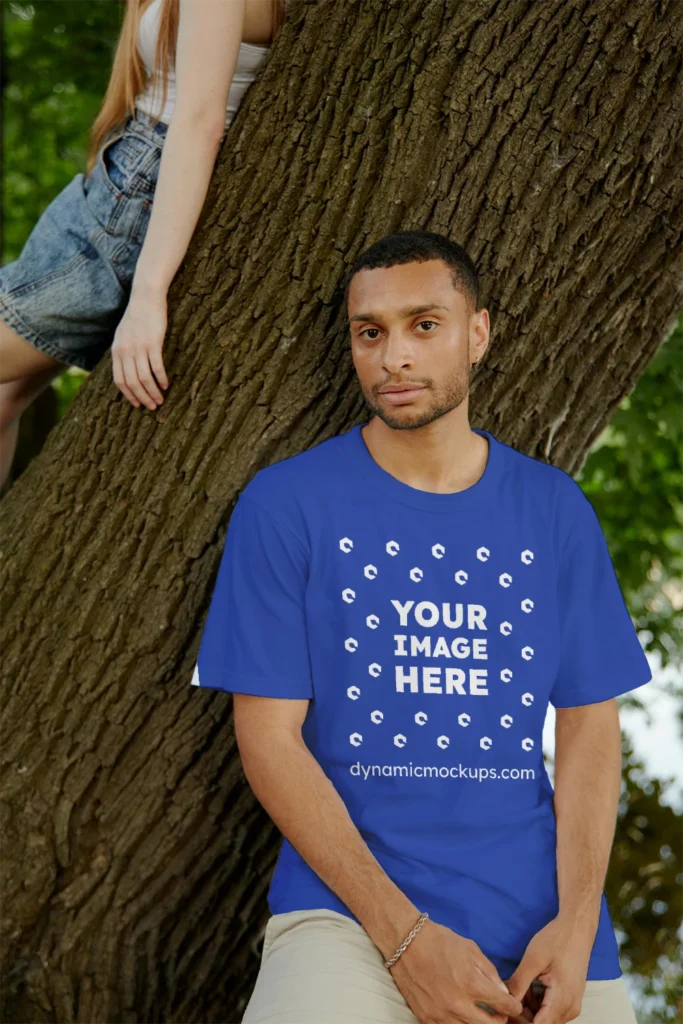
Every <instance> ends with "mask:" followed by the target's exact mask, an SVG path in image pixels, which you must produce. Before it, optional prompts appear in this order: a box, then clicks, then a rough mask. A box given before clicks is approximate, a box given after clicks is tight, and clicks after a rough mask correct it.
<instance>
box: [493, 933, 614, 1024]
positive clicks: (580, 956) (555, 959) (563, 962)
mask: <svg viewBox="0 0 683 1024" xmlns="http://www.w3.org/2000/svg"><path fill="white" fill-rule="evenodd" d="M593 939H594V930H593V934H591V933H590V930H586V929H579V928H577V927H576V925H575V923H573V922H572V921H570V920H569V919H565V918H562V917H560V916H558V917H556V918H554V919H553V920H552V921H550V922H549V923H548V924H547V925H546V926H545V927H544V928H541V930H540V931H539V932H537V933H536V934H535V935H534V936H533V938H532V939H531V941H530V942H529V944H528V946H527V947H526V949H525V951H524V956H523V957H522V959H521V961H520V963H519V965H518V967H517V970H516V971H515V972H514V974H512V975H511V976H510V977H509V978H508V979H507V981H506V985H507V987H508V989H509V991H510V994H511V995H513V996H515V997H516V998H518V999H521V1000H522V1002H523V1004H524V1007H525V1010H524V1012H523V1013H522V1014H519V1016H516V1017H515V1016H511V1017H510V1024H527V1022H528V1021H531V1020H533V1022H534V1024H565V1022H567V1021H571V1020H574V1019H575V1018H576V1017H578V1016H579V1014H580V1013H581V1004H582V1002H583V993H584V991H585V988H586V975H587V974H588V961H589V960H590V954H591V949H592V946H593ZM535 981H540V982H542V983H543V984H544V985H545V986H546V988H545V991H544V993H543V1001H542V1002H541V1004H540V1008H538V1000H537V997H536V995H535V992H534V990H533V989H532V988H531V985H532V982H535ZM535 987H536V986H534V988H535ZM537 1008H538V1009H537ZM530 1013H531V1014H533V1016H530V1015H529V1014H530Z"/></svg>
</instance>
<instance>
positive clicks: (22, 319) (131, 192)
mask: <svg viewBox="0 0 683 1024" xmlns="http://www.w3.org/2000/svg"><path fill="white" fill-rule="evenodd" d="M167 130H168V125H166V124H165V123H163V122H159V124H156V125H155V124H154V119H153V117H152V116H151V115H149V114H147V113H146V112H145V111H142V110H138V109H137V108H136V110H135V114H134V115H133V114H130V113H129V114H127V115H126V117H125V118H124V119H123V120H122V121H121V122H120V124H119V125H118V126H117V127H116V128H115V129H114V130H113V131H112V132H110V134H109V135H108V136H107V137H106V138H105V140H104V142H103V144H102V146H101V147H100V150H99V152H98V154H97V159H96V161H95V164H94V165H93V167H92V170H90V171H89V173H88V174H83V173H79V174H77V175H76V176H75V177H74V178H72V180H71V181H70V182H69V184H68V185H66V186H65V187H64V188H63V189H62V191H61V192H59V193H58V194H57V195H56V196H55V198H54V199H53V200H52V201H51V202H50V203H49V205H48V206H47V207H46V208H45V210H44V211H43V213H42V214H41V215H40V217H39V219H38V221H37V223H36V224H35V227H34V228H33V230H32V231H31V234H30V235H29V236H28V238H27V240H26V242H25V244H24V247H23V249H22V251H21V254H20V255H19V257H18V259H16V260H14V261H13V262H12V263H8V264H7V265H6V266H4V267H2V268H0V320H4V322H5V323H6V324H9V326H10V327H12V328H14V330H15V331H16V332H17V334H19V335H20V336H21V337H22V338H24V339H25V340H26V341H27V342H29V343H30V344H31V345H34V346H35V347H36V348H38V349H41V350H42V351H43V352H46V353H47V354H48V355H50V356H52V357H53V358H55V359H59V360H62V361H63V362H64V363H66V364H68V365H70V366H78V367H80V368H81V369H83V370H88V371H90V370H92V369H94V367H95V366H96V365H97V363H98V362H99V360H100V358H101V357H102V355H103V354H104V353H105V351H106V350H107V349H108V348H109V346H110V345H111V343H112V341H113V340H114V333H115V331H116V327H117V325H118V323H119V321H120V319H121V317H122V315H123V313H124V311H125V308H126V306H127V305H128V299H129V297H130V289H131V283H132V280H133V274H134V272H135V266H136V264H137V260H138V256H139V254H140V249H141V248H142V243H143V242H144V239H145V234H146V231H147V227H148V224H149V218H150V213H151V209H152V201H153V199H154V190H155V188H156V182H157V175H158V171H159V163H160V161H161V153H162V149H163V144H164V139H165V136H166V132H167Z"/></svg>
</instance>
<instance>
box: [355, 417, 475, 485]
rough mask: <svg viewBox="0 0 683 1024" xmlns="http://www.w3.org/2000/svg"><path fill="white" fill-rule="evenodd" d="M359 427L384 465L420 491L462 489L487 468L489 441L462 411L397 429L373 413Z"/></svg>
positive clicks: (394, 474) (366, 441) (365, 439)
mask: <svg viewBox="0 0 683 1024" xmlns="http://www.w3.org/2000/svg"><path fill="white" fill-rule="evenodd" d="M456 411H457V410H453V412H456ZM361 433H362V437H363V440H364V442H365V445H366V447H367V449H368V451H369V452H370V454H371V456H372V457H373V459H374V460H375V462H376V463H377V464H378V465H379V466H380V467H381V468H382V469H383V470H385V471H386V472H387V473H390V474H391V475H392V476H394V477H396V478H397V479H398V480H400V481H401V482H402V483H404V484H408V486H409V487H415V488H417V489H418V490H421V491H432V492H434V493H441V494H449V493H452V492H454V491H462V490H465V489H466V488H467V487H472V486H473V485H474V484H476V483H477V481H478V480H479V478H480V477H481V475H482V474H483V472H484V470H485V468H486V463H487V459H488V454H489V453H488V441H487V439H486V438H485V437H482V436H481V434H477V433H475V432H474V431H473V430H472V428H471V427H470V425H469V421H468V419H467V417H466V415H464V416H460V417H453V416H451V415H450V414H447V415H445V416H440V417H439V418H438V419H436V420H433V421H432V422H431V423H428V424H426V425H425V426H423V427H416V428H415V429H401V430H398V429H396V428H394V427H390V426H388V424H386V423H385V422H384V420H382V419H381V418H380V417H379V416H373V418H372V419H371V420H370V421H369V423H368V424H367V426H365V427H362V428H361Z"/></svg>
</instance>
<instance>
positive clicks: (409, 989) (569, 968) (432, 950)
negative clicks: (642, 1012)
mask: <svg viewBox="0 0 683 1024" xmlns="http://www.w3.org/2000/svg"><path fill="white" fill-rule="evenodd" d="M591 948H592V937H591V941H588V936H587V933H586V932H585V931H584V930H583V929H581V930H579V929H577V928H576V927H574V926H573V923H572V922H571V921H569V920H566V919H563V918H562V917H560V916H558V917H555V918H554V919H553V920H552V921H550V922H549V923H548V924H547V925H545V927H544V928H542V929H541V930H540V931H539V932H537V933H536V934H535V935H534V936H533V938H532V939H531V941H530V942H529V944H528V945H527V947H526V949H525V951H524V956H523V957H522V960H521V961H520V963H519V965H518V966H517V969H516V970H515V972H514V973H513V974H512V975H511V976H510V977H509V978H508V979H507V980H506V981H503V980H502V979H501V977H500V976H499V974H498V971H497V970H496V968H495V967H494V965H493V964H492V963H491V961H490V960H489V959H488V958H487V957H486V956H485V955H484V953H482V951H481V949H480V948H479V946H478V945H477V943H476V942H474V941H473V940H472V939H468V938H465V937H463V936H462V935H458V934H457V933H456V932H454V931H452V930H451V929H450V928H446V927H444V926H443V925H440V924H437V923H436V922H435V921H431V920H427V921H425V923H424V925H423V926H422V927H421V928H420V930H419V933H418V934H417V935H416V936H415V938H414V939H413V941H412V942H411V943H410V944H409V945H408V947H407V948H406V950H405V951H404V953H403V954H402V955H401V956H400V957H399V958H398V960H397V961H396V963H395V964H394V965H393V966H392V968H391V973H392V975H393V978H394V980H395V982H396V985H397V987H398V989H399V991H400V992H401V994H402V995H403V997H404V999H405V1000H406V1002H407V1003H408V1005H409V1007H410V1008H411V1010H412V1011H413V1013H414V1014H415V1016H416V1017H417V1018H418V1020H419V1021H420V1024H491V1022H496V1024H505V1022H506V1021H507V1022H509V1024H527V1022H528V1021H533V1022H534V1024H566V1022H567V1021H572V1020H574V1019H575V1018H576V1017H578V1016H579V1014H580V1013H581V1004H582V1001H583V993H584V989H585V987H586V975H587V971H588V961H589V958H590V953H591Z"/></svg>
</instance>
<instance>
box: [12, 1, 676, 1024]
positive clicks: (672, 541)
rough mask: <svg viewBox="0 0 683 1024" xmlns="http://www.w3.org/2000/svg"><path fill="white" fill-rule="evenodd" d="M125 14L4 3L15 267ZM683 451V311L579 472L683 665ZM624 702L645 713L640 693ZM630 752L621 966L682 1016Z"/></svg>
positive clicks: (661, 645) (100, 80)
mask: <svg viewBox="0 0 683 1024" xmlns="http://www.w3.org/2000/svg"><path fill="white" fill-rule="evenodd" d="M123 13H124V9H123V4H122V3H121V2H120V0H91V2H89V3H82V2H77V0H39V2H34V3H23V2H10V3H6V4H4V5H3V23H2V40H1V45H2V54H1V57H2V69H3V72H2V74H3V78H2V108H3V110H2V112H3V118H2V124H3V183H4V192H3V234H2V258H3V263H7V262H10V261H11V260H14V259H16V258H17V256H18V255H19V254H20V252H21V249H22V246H23V244H24V241H25V239H26V238H27V236H28V234H29V233H30V231H31V229H32V228H33V225H34V224H35V222H36V220H37V219H38V217H39V216H40V214H41V212H42V211H43V209H44V208H45V207H46V206H47V205H48V203H49V202H50V200H51V199H52V198H53V196H55V195H56V194H57V192H59V191H60V190H61V189H62V188H63V187H64V186H65V185H66V184H67V183H68V182H69V181H70V180H71V178H72V177H73V176H74V175H75V174H77V173H78V172H79V171H83V170H84V167H85V154H86V144H87V139H88V132H89V129H90V125H91V124H92V121H93V119H94V117H95V115H96V112H97V109H98V107H99V104H100V102H101V100H102V96H103V94H104V90H105V88H106V85H107V81H108V78H109V73H110V68H111V60H112V55H113V50H114V46H115V43H116V40H117V37H118V33H119V29H120V25H121V22H122V18H123ZM86 377H87V374H86V373H85V372H84V371H82V370H80V369H77V368H72V369H70V370H68V371H66V372H65V373H63V374H61V375H60V376H59V377H57V378H55V380H54V382H53V385H52V387H51V388H49V389H47V391H46V392H44V393H43V395H41V396H40V398H39V399H38V401H37V402H35V403H34V406H33V407H32V408H31V409H30V410H29V411H28V412H27V413H26V414H25V415H24V416H23V417H22V426H21V433H20V438H19V446H18V451H17V457H16V459H15V464H14V469H13V475H12V477H11V479H10V480H9V481H8V483H7V488H9V487H11V485H12V482H13V481H14V480H15V479H16V478H17V477H18V476H19V475H20V473H21V472H22V471H23V470H24V468H25V467H26V465H27V464H28V462H29V461H30V459H31V458H33V456H34V455H35V454H37V452H38V451H39V450H40V448H41V447H42V443H43V441H44V440H45V437H46V436H47V433H48V432H49V430H50V429H51V428H52V427H53V426H54V424H55V423H56V422H58V420H59V419H60V418H61V416H63V414H64V412H65V410H66V408H67V406H68V405H69V403H70V402H71V400H72V399H73V397H74V396H75V394H76V393H77V391H78V390H79V388H80V387H81V385H82V383H83V381H84V380H85V378H86ZM682 450H683V317H681V318H679V320H678V323H677V324H676V326H675V329H674V330H673V332H672V333H671V335H670V337H669V338H668V339H666V340H665V341H664V343H663V344H662V346H661V348H660V349H659V351H658V353H657V355H656V357H655V358H654V359H653V360H652V361H651V362H650V364H649V366H648V367H647V369H646V371H645V373H644V374H643V375H642V377H641V378H640V380H639V381H638V384H637V386H636V388H635V390H634V391H633V392H632V394H631V395H630V396H629V397H628V398H626V399H625V400H624V401H623V402H622V404H621V406H620V408H619V410H618V411H617V412H616V413H615V415H614V416H613V417H612V420H611V422H610V424H609V426H608V428H607V429H606V430H605V431H604V432H603V434H602V435H601V437H600V438H599V439H598V441H597V443H596V444H595V445H594V447H593V449H592V450H591V452H590V454H589V456H588V458H587V460H586V462H585V464H584V466H583V468H582V471H581V473H580V474H579V476H578V477H577V479H578V481H579V483H580V484H581V486H582V488H583V489H584V491H585V493H586V494H587V496H588V497H589V498H590V500H591V502H592V503H593V505H594V507H595V509H596V511H597V513H598V515H599V517H600V521H601V523H602V525H603V528H604V530H605V534H606V537H607V541H608V544H609V548H610V551H611V554H612V558H613V560H614V564H615V568H616V571H617V575H618V577H619V582H620V584H621V587H622V591H623V593H624V597H625V599H626V602H627V604H628V606H629V609H630V610H631V613H632V615H633V617H634V620H635V622H636V625H637V627H638V630H639V632H640V635H641V639H642V641H643V644H644V646H645V649H646V651H647V653H648V655H650V656H651V658H652V660H653V664H654V665H655V666H660V667H661V668H666V667H667V666H669V667H671V666H673V667H675V668H676V669H678V670H680V668H681V662H682V660H683V658H682V652H683V642H682V638H683V486H682V485H683V457H682ZM7 488H6V489H7ZM677 676H678V678H679V679H680V677H681V674H680V671H679V672H678V673H677ZM662 685H664V684H662ZM667 689H668V690H669V692H670V693H671V694H672V695H673V696H675V698H676V699H677V705H676V706H677V708H678V719H679V733H683V685H681V683H680V682H672V683H669V684H667ZM623 703H624V704H632V705H635V706H640V707H641V708H642V712H643V714H644V715H645V714H646V710H645V708H644V707H643V706H642V705H641V704H640V701H639V699H638V697H637V696H636V695H634V696H633V697H630V698H626V700H625V701H624V702H623ZM623 750H624V758H625V771H624V783H623V788H622V800H621V805H620V810H619V819H618V823H617V834H616V838H615V843H614V848H613V853H612V860H611V863H610V871H609V874H608V879H607V887H606V891H607V896H608V900H609V903H610V907H611V909H612V914H613V918H614V923H615V926H616V927H617V929H618V936H619V939H620V943H621V946H620V953H621V958H622V966H623V968H624V971H625V973H628V976H629V980H630V982H632V983H633V984H632V991H633V990H634V986H635V990H636V992H637V994H638V1007H637V1008H638V1017H639V1020H640V1022H641V1024H644V1022H646V1021H683V987H682V986H683V969H682V967H681V962H680V953H679V940H680V922H681V918H682V913H681V891H682V888H683V885H682V883H683V874H682V872H683V868H682V866H681V844H680V836H681V818H682V816H683V815H682V813H681V811H682V809H681V807H680V806H677V801H676V800H675V799H674V798H673V797H672V794H671V787H672V786H673V785H674V782H675V781H676V780H658V779H651V778H649V777H648V775H647V773H646V771H645V768H644V766H643V764H642V763H641V762H640V761H639V759H638V757H637V755H636V753H635V752H634V750H633V748H632V746H631V743H630V741H629V738H628V737H627V736H626V735H625V736H624V741H623ZM679 781H680V780H679Z"/></svg>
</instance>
